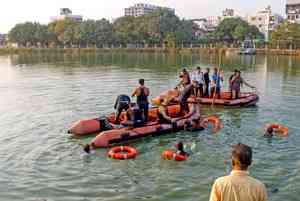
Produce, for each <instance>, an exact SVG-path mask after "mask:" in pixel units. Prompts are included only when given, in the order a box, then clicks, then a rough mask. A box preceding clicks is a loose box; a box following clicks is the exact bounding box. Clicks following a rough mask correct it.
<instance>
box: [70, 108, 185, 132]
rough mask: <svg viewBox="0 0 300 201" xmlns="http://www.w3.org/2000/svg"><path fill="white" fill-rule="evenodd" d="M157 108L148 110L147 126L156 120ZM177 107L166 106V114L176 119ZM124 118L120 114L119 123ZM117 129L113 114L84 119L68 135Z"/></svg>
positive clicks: (74, 125)
mask: <svg viewBox="0 0 300 201" xmlns="http://www.w3.org/2000/svg"><path fill="white" fill-rule="evenodd" d="M157 110H158V109H157V107H153V108H150V109H149V116H148V119H149V120H148V123H147V125H152V123H153V122H155V121H156V120H157ZM179 111H180V108H179V105H170V106H168V114H169V115H170V116H171V117H176V116H177V114H178V113H179ZM124 118H125V112H123V113H122V114H121V117H120V119H121V122H122V120H124ZM114 128H118V126H116V125H115V114H114V113H112V114H109V115H107V116H104V117H100V118H94V119H85V120H80V121H77V122H75V123H74V124H73V125H72V126H71V127H70V128H69V129H68V133H70V134H73V135H86V134H91V133H96V132H101V131H106V130H111V129H114Z"/></svg>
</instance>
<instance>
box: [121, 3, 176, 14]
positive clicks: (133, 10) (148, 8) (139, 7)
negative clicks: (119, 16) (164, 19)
mask: <svg viewBox="0 0 300 201" xmlns="http://www.w3.org/2000/svg"><path fill="white" fill-rule="evenodd" d="M159 9H164V10H168V11H170V12H172V13H175V10H174V9H172V8H168V7H160V6H155V5H151V4H144V3H138V4H135V5H134V6H131V7H129V8H125V16H134V17H139V16H142V15H146V14H149V13H152V12H154V11H156V10H159Z"/></svg>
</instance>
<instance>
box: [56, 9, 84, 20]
mask: <svg viewBox="0 0 300 201" xmlns="http://www.w3.org/2000/svg"><path fill="white" fill-rule="evenodd" d="M66 19H68V20H72V21H75V22H82V19H83V17H82V15H73V14H72V11H71V9H69V8H61V9H60V15H58V16H54V17H51V22H53V21H58V20H66Z"/></svg>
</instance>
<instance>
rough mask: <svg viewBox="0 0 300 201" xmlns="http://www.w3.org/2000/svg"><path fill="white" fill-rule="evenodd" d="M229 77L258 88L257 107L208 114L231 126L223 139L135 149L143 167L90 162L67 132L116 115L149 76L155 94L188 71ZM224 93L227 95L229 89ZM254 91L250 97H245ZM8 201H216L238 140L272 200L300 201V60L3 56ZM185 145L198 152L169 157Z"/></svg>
mask: <svg viewBox="0 0 300 201" xmlns="http://www.w3.org/2000/svg"><path fill="white" fill-rule="evenodd" d="M219 63H221V66H222V69H223V70H224V73H225V77H226V78H228V77H229V75H230V73H231V71H232V70H233V69H234V68H239V69H241V70H243V76H244V78H245V79H246V80H247V81H249V82H250V83H252V84H253V85H255V86H257V88H258V90H259V92H260V101H259V103H258V104H257V107H252V108H242V109H231V110H229V109H222V108H206V109H204V113H205V114H215V115H218V116H219V117H220V119H221V120H222V123H223V125H224V127H223V129H222V130H221V131H220V132H219V133H218V134H215V135H213V134H211V133H210V132H208V131H204V132H199V133H188V132H178V133H173V134H169V135H164V136H161V137H157V138H151V137H149V138H145V139H142V140H139V141H136V142H134V143H131V146H134V147H136V148H137V149H138V151H139V155H138V157H137V158H136V159H135V160H128V161H115V160H110V159H108V158H107V157H106V153H107V150H106V149H101V150H97V152H96V154H95V155H91V156H85V155H84V154H83V152H82V149H81V147H80V146H79V143H87V142H89V141H90V140H91V139H92V137H93V136H90V137H87V138H81V139H75V138H72V137H70V136H68V135H67V134H66V129H67V128H68V126H69V125H70V124H71V123H72V122H74V121H77V120H79V119H83V118H94V117H98V116H99V115H101V114H105V113H107V112H111V111H112V110H113V102H114V99H115V97H116V96H117V95H118V94H120V93H130V92H131V91H132V89H133V87H134V86H136V83H137V79H139V78H141V77H142V78H145V80H146V84H147V85H148V86H149V87H150V89H151V96H152V97H153V96H156V95H157V94H159V92H161V91H163V90H166V89H169V88H171V87H174V85H175V84H176V82H177V80H176V79H177V74H178V72H179V71H180V67H181V66H188V67H189V68H191V67H192V66H196V65H200V66H201V67H214V66H215V65H217V64H219ZM224 84H225V86H224V87H225V88H227V85H226V83H224ZM246 89H247V88H245V89H244V90H246ZM0 97H1V99H0V128H1V132H0V169H1V172H0V181H1V182H0V197H1V200H5V201H10V200H33V201H39V200H48V201H52V200H64V201H67V200H80V201H83V200H101V201H102V200H116V201H121V200H124V201H125V200H150V201H159V200H161V201H165V200H170V201H177V200H178V201H182V200H187V201H196V200H201V201H202V200H203V201H204V200H208V198H209V193H210V188H211V185H212V183H213V181H214V179H216V178H217V177H219V176H222V175H224V174H225V173H228V172H229V166H228V165H225V164H224V160H227V159H228V158H229V151H230V146H231V145H232V144H234V143H237V142H242V143H246V144H248V145H250V146H252V148H253V151H254V161H253V166H252V167H251V169H250V171H251V175H253V176H254V177H256V178H258V179H260V180H261V181H263V182H264V183H265V184H266V186H267V189H268V195H269V198H270V200H274V201H282V200H291V201H293V200H299V198H298V195H299V194H300V185H299V184H300V148H299V144H300V135H299V131H300V126H299V117H300V59H299V58H295V57H281V56H269V57H265V56H256V57H251V56H245V57H244V56H237V55H223V56H222V57H217V58H215V57H213V56H209V55H162V54H154V53H153V54H135V53H130V54H102V55H95V54H86V55H82V56H80V57H79V56H76V55H62V54H49V55H42V54H41V55H14V56H0ZM269 122H280V123H282V124H285V125H286V126H288V127H289V136H288V137H287V138H280V137H275V138H273V139H269V140H268V139H266V138H263V137H262V129H263V126H264V124H265V123H269ZM179 140H181V141H183V142H185V143H186V144H187V146H188V147H193V154H192V156H191V157H190V158H189V160H188V161H186V162H182V163H176V162H172V161H163V160H161V159H160V154H161V152H162V151H163V150H165V149H169V148H172V147H173V145H174V144H175V143H176V142H178V141H179Z"/></svg>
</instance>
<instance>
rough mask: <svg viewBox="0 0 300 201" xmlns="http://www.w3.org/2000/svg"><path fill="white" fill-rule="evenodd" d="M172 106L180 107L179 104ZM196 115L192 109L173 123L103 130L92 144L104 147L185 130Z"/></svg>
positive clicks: (96, 146) (156, 123)
mask: <svg viewBox="0 0 300 201" xmlns="http://www.w3.org/2000/svg"><path fill="white" fill-rule="evenodd" d="M172 107H175V108H176V109H179V106H177V105H176V106H172ZM195 117H199V114H198V113H197V112H195V111H192V112H190V113H189V114H187V115H185V116H183V117H180V116H177V117H176V118H174V120H175V119H176V122H175V123H172V124H160V123H158V122H157V121H155V122H149V123H148V124H146V125H145V126H142V127H137V128H132V129H129V128H121V129H113V130H108V131H103V132H101V133H100V134H98V135H97V136H96V137H95V138H94V139H93V140H92V141H91V143H90V144H91V145H92V146H93V147H94V148H104V147H110V146H113V145H115V144H120V143H124V142H128V141H132V140H136V139H139V138H143V137H146V136H159V135H161V134H164V133H169V132H172V131H179V130H183V128H184V124H185V122H186V120H188V119H193V118H195Z"/></svg>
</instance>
